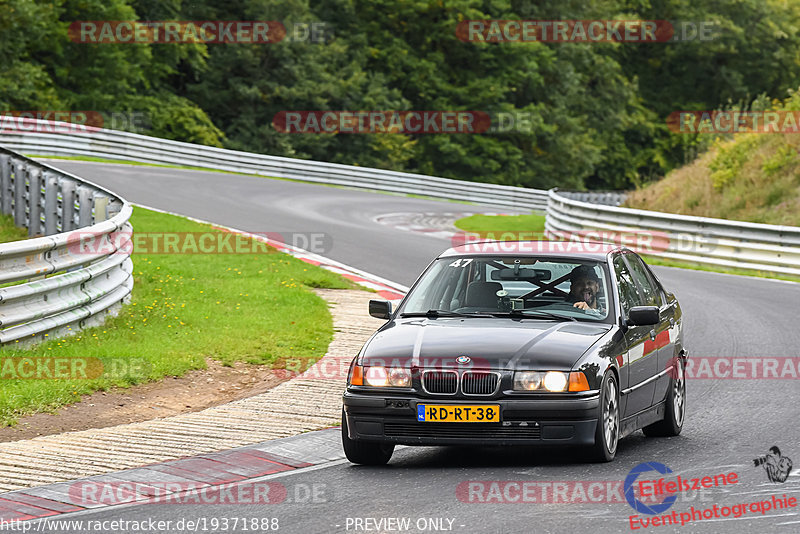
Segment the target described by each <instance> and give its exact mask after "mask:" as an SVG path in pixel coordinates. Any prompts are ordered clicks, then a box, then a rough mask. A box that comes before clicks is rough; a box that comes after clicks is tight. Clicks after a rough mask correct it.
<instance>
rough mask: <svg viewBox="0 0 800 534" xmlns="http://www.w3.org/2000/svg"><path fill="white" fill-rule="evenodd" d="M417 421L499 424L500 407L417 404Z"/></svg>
mask: <svg viewBox="0 0 800 534" xmlns="http://www.w3.org/2000/svg"><path fill="white" fill-rule="evenodd" d="M417 421H420V422H422V423H499V422H500V406H499V405H497V404H490V405H486V404H482V405H479V406H478V405H476V406H465V405H459V406H448V405H442V404H417Z"/></svg>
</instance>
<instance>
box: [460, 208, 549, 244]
mask: <svg viewBox="0 0 800 534" xmlns="http://www.w3.org/2000/svg"><path fill="white" fill-rule="evenodd" d="M455 225H456V228H459V229H461V230H464V231H465V232H471V233H476V234H480V235H481V236H482V237H486V238H488V239H503V238H502V235H503V234H505V235H506V236H507V237H511V236H510V235H509V234H510V233H513V234H514V235H515V236H516V237H514V238H512V239H518V238H520V237H521V238H523V239H524V238H525V236H526V235H527V236H528V239H530V238H531V235H530V234H531V233H534V234H542V233H543V232H544V215H537V214H535V213H531V214H528V215H471V216H469V217H464V218H463V219H458V220H457V221H456V222H455Z"/></svg>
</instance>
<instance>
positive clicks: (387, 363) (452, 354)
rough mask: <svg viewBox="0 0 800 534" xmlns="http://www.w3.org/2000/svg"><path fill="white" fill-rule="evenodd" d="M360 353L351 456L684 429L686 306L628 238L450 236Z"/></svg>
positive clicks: (349, 396) (351, 394)
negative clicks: (625, 242) (621, 241)
mask: <svg viewBox="0 0 800 534" xmlns="http://www.w3.org/2000/svg"><path fill="white" fill-rule="evenodd" d="M370 314H371V315H373V316H375V317H379V318H385V319H387V323H386V324H385V325H383V326H382V327H381V328H380V329H379V330H378V331H377V332H376V333H375V334H374V335H373V336H372V337H371V338H370V339H369V341H367V343H366V344H365V345H364V347H363V348H362V349H361V351H360V352H359V354H358V355H357V356H356V358H355V359H354V360H353V362H352V364H351V366H350V371H349V375H348V381H347V389H346V391H345V393H344V408H343V413H342V441H343V445H344V451H345V453H346V455H347V458H348V459H349V460H350V461H351V462H353V463H358V464H384V463H386V462H388V461H389V459H390V458H391V456H392V453H393V450H394V446H395V444H405V445H492V446H496V445H556V446H562V445H563V446H579V447H581V448H583V449H585V451H586V452H588V453H589V455H590V456H591V458H593V459H594V460H597V461H610V460H612V459H613V458H614V455H615V454H616V450H617V443H618V441H619V439H620V438H622V437H623V436H625V435H628V434H630V433H632V432H634V431H636V430H637V429H640V428H641V429H643V431H644V433H645V434H646V435H647V436H674V435H677V434H679V433H680V432H681V428H682V427H683V420H684V414H685V411H686V389H685V382H684V369H685V363H686V358H687V357H688V352H687V350H686V348H685V347H684V344H683V318H682V314H681V308H680V306H679V304H678V301H677V299H676V298H675V295H674V294H672V293H671V292H669V291H667V290H666V289H665V288H664V287H663V286H662V285H661V283H660V282H659V280H658V278H657V277H656V276H655V275H654V274H653V272H652V271H651V270H650V268H649V267H648V266H647V265H646V264H645V262H644V261H643V260H642V259H641V258H640V257H639V256H638V255H637V254H635V253H634V252H632V251H630V250H628V249H626V248H624V247H618V246H613V245H606V244H593V243H577V242H563V241H541V242H540V241H517V242H497V241H492V242H480V243H471V244H465V245H461V246H458V247H455V248H451V249H449V250H447V251H445V252H444V253H442V254H441V255H440V256H439V257H438V258H436V259H435V260H434V261H433V262H432V263H431V264H430V265H429V266H428V268H427V269H426V270H425V272H424V273H423V274H422V275H421V276H420V277H419V279H418V280H417V282H416V283H415V284H414V286H413V287H412V288H411V290H410V291H409V293H408V294H407V295H406V297H405V298H404V299H403V300H402V302H401V303H400V305H399V306H398V308H397V310H392V309H391V304H390V303H389V302H386V301H371V302H370Z"/></svg>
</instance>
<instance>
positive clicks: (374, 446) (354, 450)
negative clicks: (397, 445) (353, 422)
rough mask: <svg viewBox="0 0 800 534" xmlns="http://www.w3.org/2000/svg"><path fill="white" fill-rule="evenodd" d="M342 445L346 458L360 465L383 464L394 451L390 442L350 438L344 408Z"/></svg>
mask: <svg viewBox="0 0 800 534" xmlns="http://www.w3.org/2000/svg"><path fill="white" fill-rule="evenodd" d="M342 447H343V448H344V455H345V456H346V457H347V459H348V460H350V461H351V462H352V463H354V464H361V465H385V464H386V463H387V462H388V461H389V459H390V458H391V457H392V454H393V453H394V445H393V444H391V443H375V442H370V441H356V440H354V439H350V436H349V435H348V431H347V417H346V416H345V413H344V410H342Z"/></svg>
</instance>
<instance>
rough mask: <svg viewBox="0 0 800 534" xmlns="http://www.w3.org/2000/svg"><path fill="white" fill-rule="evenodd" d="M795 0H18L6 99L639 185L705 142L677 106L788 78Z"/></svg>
mask: <svg viewBox="0 0 800 534" xmlns="http://www.w3.org/2000/svg"><path fill="white" fill-rule="evenodd" d="M477 19H538V20H570V19H612V20H634V19H644V20H661V19H668V20H672V21H676V20H677V21H690V22H692V21H693V22H698V23H699V22H701V21H711V22H713V23H714V24H715V28H716V30H715V32H714V37H713V39H712V40H692V41H685V42H667V43H646V44H645V43H641V44H635V43H593V44H579V43H541V42H536V43H474V42H463V41H461V40H459V39H458V38H457V36H456V27H457V26H458V24H459V22H462V21H464V20H477ZM85 20H111V21H121V20H150V21H158V20H195V21H198V20H229V21H230V20H279V21H283V23H284V25H285V26H286V27H287V29H290V30H291V29H292V28H295V27H296V26H295V25H294V24H295V23H297V22H301V23H311V22H313V21H320V22H323V23H324V24H325V25H326V26H325V27H326V29H328V32H327V33H326V35H325V38H324V39H319V40H318V41H319V42H311V41H310V40H297V39H294V38H291V37H293V35H290V38H288V39H285V40H284V41H282V42H280V43H276V44H207V43H184V44H174V43H172V44H130V43H116V44H87V43H77V42H72V41H70V39H69V38H68V27H69V25H70V23H71V22H74V21H85ZM799 28H800V7H798V5H797V3H795V2H789V1H786V0H737V1H736V2H730V1H727V0H697V1H692V0H597V1H595V2H584V1H578V0H560V1H545V2H534V1H531V0H524V1H517V0H514V1H508V0H483V1H479V0H314V1H307V0H250V1H244V0H228V1H225V2H219V1H211V0H193V1H189V0H53V1H51V2H42V1H36V0H0V58H2V59H3V68H2V70H0V112H3V111H11V110H23V111H24V110H99V111H117V112H118V111H131V112H139V113H144V114H145V115H146V116H147V117H148V125H149V128H150V131H148V132H147V133H149V134H151V135H157V136H161V137H167V138H171V139H179V140H184V141H191V142H196V143H204V144H209V145H216V146H226V147H230V148H236V149H242V150H249V151H255V152H261V153H269V154H275V155H284V156H290V157H301V158H313V159H317V160H324V161H334V162H339V163H347V164H358V165H363V166H374V167H385V168H392V169H396V170H407V171H414V172H422V173H427V174H433V175H439V176H447V177H453V178H460V179H465V180H477V181H489V182H496V183H504V184H513V185H524V186H530V187H553V186H558V187H562V188H584V187H588V188H610V189H617V188H628V187H631V186H632V185H637V184H640V183H643V182H646V181H649V180H652V179H654V178H657V177H660V176H663V175H664V174H665V173H666V172H667V171H669V170H670V169H672V168H674V167H676V166H678V165H681V164H683V163H684V162H686V161H687V160H688V159H690V158H692V157H694V155H695V154H696V153H697V148H698V146H697V145H698V142H699V141H698V140H697V138H695V137H693V136H688V135H678V134H674V133H671V132H670V131H669V130H668V129H667V127H666V122H665V121H666V117H667V115H668V114H669V113H670V112H671V111H674V110H694V109H716V108H719V107H723V106H730V105H736V104H738V103H744V102H749V101H751V100H753V99H754V98H755V97H756V96H757V95H760V94H767V95H770V96H772V97H783V96H785V95H786V91H787V90H788V89H790V88H793V87H796V86H797V85H799V84H798V79H800V76H798V75H800V46H798V44H799V43H800V35H798V29H799ZM282 110H484V111H489V112H501V111H502V112H516V113H526V114H528V115H527V116H528V117H530V118H531V124H532V128H530V131H527V132H518V133H516V132H515V133H492V134H481V135H469V134H446V135H433V134H427V135H425V134H423V135H402V134H391V135H390V134H286V133H281V132H279V131H276V129H275V128H274V127H273V125H272V120H273V117H274V116H275V114H276V113H278V112H280V111H282Z"/></svg>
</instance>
